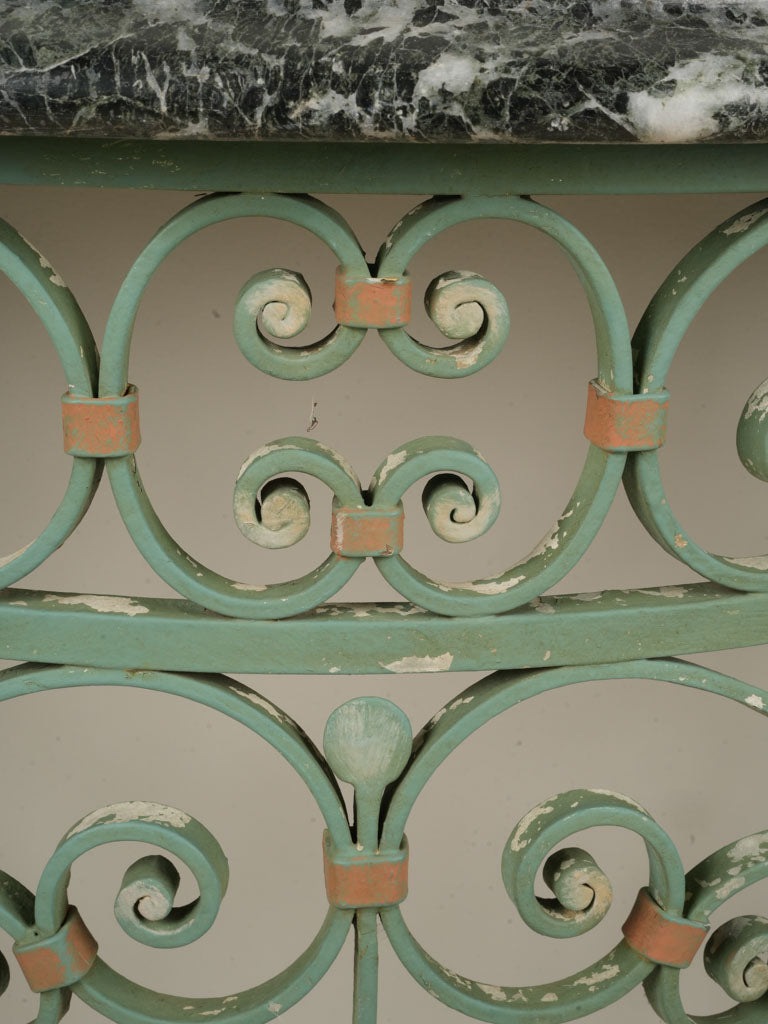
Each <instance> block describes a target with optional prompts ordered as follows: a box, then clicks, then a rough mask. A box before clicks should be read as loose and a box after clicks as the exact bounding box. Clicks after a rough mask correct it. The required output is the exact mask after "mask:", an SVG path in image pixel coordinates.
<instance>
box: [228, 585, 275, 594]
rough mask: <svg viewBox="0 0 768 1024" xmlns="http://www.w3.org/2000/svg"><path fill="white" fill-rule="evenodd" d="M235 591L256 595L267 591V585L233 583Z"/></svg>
mask: <svg viewBox="0 0 768 1024" xmlns="http://www.w3.org/2000/svg"><path fill="white" fill-rule="evenodd" d="M232 589H233V590H247V591H252V592H253V593H256V592H257V591H261V590H266V589H267V587H266V584H264V583H233V584H232Z"/></svg>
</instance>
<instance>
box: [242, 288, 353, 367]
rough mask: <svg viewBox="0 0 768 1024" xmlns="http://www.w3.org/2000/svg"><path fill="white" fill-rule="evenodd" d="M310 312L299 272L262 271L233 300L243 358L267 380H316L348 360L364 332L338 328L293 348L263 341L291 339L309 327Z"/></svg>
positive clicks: (310, 300) (308, 292)
mask: <svg viewBox="0 0 768 1024" xmlns="http://www.w3.org/2000/svg"><path fill="white" fill-rule="evenodd" d="M311 313H312V293H311V292H310V290H309V286H308V285H307V282H306V281H305V280H304V278H303V277H302V276H301V274H298V273H296V272H295V271H291V270H282V269H275V270H266V271H262V272H261V273H259V274H256V275H254V276H253V277H252V278H251V279H250V280H249V281H247V282H246V283H245V284H244V285H243V287H242V288H241V289H240V293H239V294H238V296H237V301H236V302H235V317H234V332H235V340H236V341H237V344H238V346H239V348H240V351H241V352H242V353H243V355H244V356H245V357H246V359H247V360H248V361H249V362H250V363H251V364H252V365H253V366H255V367H257V368H258V369H259V370H262V371H263V372H264V373H268V374H270V376H272V377H279V378H280V379H281V380H308V379H311V378H314V377H319V376H321V374H325V373H330V372H331V370H335V369H337V367H339V366H341V365H342V363H345V362H346V361H347V359H349V357H350V356H351V355H352V353H353V352H354V351H355V349H356V348H357V346H358V345H359V344H360V342H361V341H362V339H363V337H364V335H365V329H364V328H357V327H347V326H345V325H343V324H337V325H336V327H334V329H333V330H332V331H331V333H330V334H328V335H327V337H325V338H323V339H322V340H321V341H317V342H314V344H311V345H302V346H299V347H296V348H289V347H288V346H286V345H278V344H276V343H275V342H273V341H271V340H270V339H269V338H268V337H267V335H272V336H273V337H275V338H286V339H287V338H295V337H296V336H297V335H298V334H300V333H301V332H302V331H303V330H304V329H305V328H306V327H307V325H308V324H309V320H310V316H311ZM262 326H263V328H264V331H262V330H261V327H262ZM264 332H266V333H264Z"/></svg>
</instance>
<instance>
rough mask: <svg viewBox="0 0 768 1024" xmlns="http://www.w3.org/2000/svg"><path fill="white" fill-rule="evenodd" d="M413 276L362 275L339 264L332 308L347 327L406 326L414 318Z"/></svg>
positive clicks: (341, 322)
mask: <svg viewBox="0 0 768 1024" xmlns="http://www.w3.org/2000/svg"><path fill="white" fill-rule="evenodd" d="M411 293H412V286H411V279H410V277H409V276H408V274H403V276H402V277H373V276H370V277H368V276H361V275H360V274H356V273H354V272H352V271H348V270H345V269H344V267H337V268H336V297H335V299H334V303H333V311H334V313H335V314H336V319H337V321H338V322H339V323H340V324H343V325H344V326H346V327H366V328H368V327H373V328H387V327H405V325H406V324H408V323H410V320H411Z"/></svg>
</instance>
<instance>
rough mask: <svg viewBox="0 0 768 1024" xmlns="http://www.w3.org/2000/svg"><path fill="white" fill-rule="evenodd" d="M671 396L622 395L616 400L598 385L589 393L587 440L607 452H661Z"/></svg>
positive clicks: (585, 432)
mask: <svg viewBox="0 0 768 1024" xmlns="http://www.w3.org/2000/svg"><path fill="white" fill-rule="evenodd" d="M668 409H669V395H668V394H666V392H665V393H663V394H660V395H654V396H653V397H651V396H650V395H630V396H629V397H627V396H626V395H623V396H622V397H621V398H617V397H616V396H615V395H613V394H612V393H611V392H610V391H606V390H605V388H603V387H602V386H601V385H600V383H599V382H598V381H595V380H593V381H590V383H589V388H588V390H587V415H586V419H585V421H584V436H585V437H586V439H587V440H588V441H591V442H592V444H595V445H597V447H598V448H602V449H603V450H604V451H608V452H641V451H649V450H651V449H652V448H661V446H662V445H663V444H664V442H665V440H666V437H667V411H668Z"/></svg>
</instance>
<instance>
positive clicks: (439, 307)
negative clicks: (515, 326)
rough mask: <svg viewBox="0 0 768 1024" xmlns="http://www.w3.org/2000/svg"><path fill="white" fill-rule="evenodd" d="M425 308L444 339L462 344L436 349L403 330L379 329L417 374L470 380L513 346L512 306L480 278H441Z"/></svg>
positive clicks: (454, 274) (455, 273)
mask: <svg viewBox="0 0 768 1024" xmlns="http://www.w3.org/2000/svg"><path fill="white" fill-rule="evenodd" d="M424 305H425V307H426V310H427V314H428V316H429V318H430V320H431V321H432V323H434V325H435V326H436V327H437V328H438V330H439V331H440V332H441V334H443V335H444V337H446V338H450V339H451V340H453V341H457V342H458V344H455V345H449V346H447V347H445V348H435V347H432V346H429V345H423V344H422V343H421V342H418V341H416V339H415V338H413V337H411V335H410V334H409V333H408V332H407V331H406V330H405V329H404V328H402V327H390V328H379V333H380V335H381V337H382V338H383V339H384V341H385V342H386V344H387V346H388V348H389V349H390V351H391V352H392V353H393V354H394V355H396V356H397V358H398V359H399V360H400V361H401V362H403V363H405V364H406V366H408V367H410V368H411V369H412V370H417V371H418V372H419V373H424V374H428V375H430V376H434V377H466V376H468V375H469V374H471V373H477V372H478V370H482V369H483V368H484V367H485V366H487V365H488V364H489V363H491V362H493V360H494V359H495V358H496V357H497V356H498V355H499V353H500V352H501V350H502V349H503V347H504V345H505V343H506V341H507V337H508V335H509V326H510V321H509V308H508V306H507V301H506V299H505V298H504V296H503V295H502V293H501V292H500V291H499V290H498V288H496V286H495V285H493V284H491V282H490V281H487V280H486V279H485V278H484V277H481V276H480V275H479V274H474V273H472V272H471V271H469V270H451V271H448V273H446V274H441V275H440V276H439V277H436V278H435V279H434V280H433V281H432V282H431V283H430V285H429V287H428V288H427V291H426V294H425V296H424Z"/></svg>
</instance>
